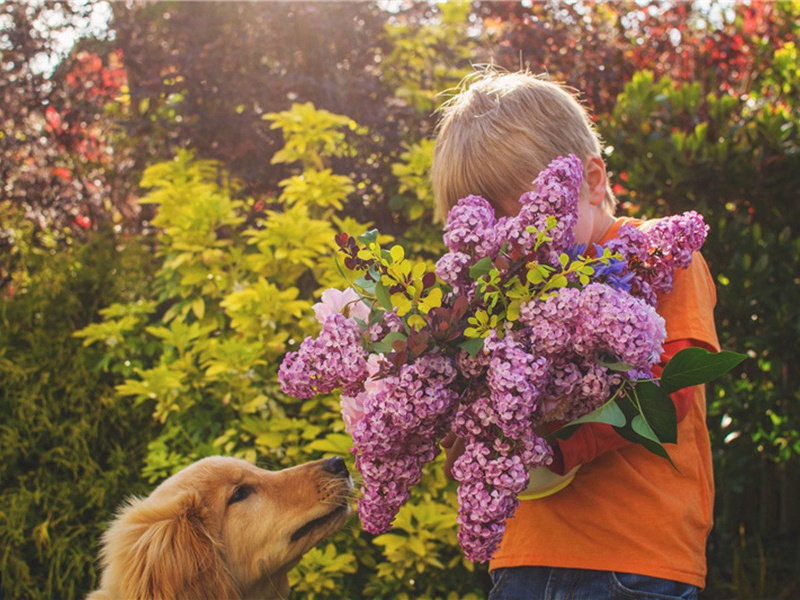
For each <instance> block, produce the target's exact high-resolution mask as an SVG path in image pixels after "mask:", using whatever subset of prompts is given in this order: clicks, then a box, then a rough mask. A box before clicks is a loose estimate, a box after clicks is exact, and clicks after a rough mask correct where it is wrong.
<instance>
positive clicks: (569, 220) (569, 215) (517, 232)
mask: <svg viewBox="0 0 800 600" xmlns="http://www.w3.org/2000/svg"><path fill="white" fill-rule="evenodd" d="M582 181H583V163H582V162H581V161H580V159H579V158H578V157H577V156H575V155H574V154H570V155H569V156H568V157H566V158H565V157H561V156H560V157H558V158H556V159H555V160H553V161H552V162H551V163H550V164H549V165H548V166H547V168H546V169H545V170H544V171H542V172H541V173H539V176H538V177H537V178H536V180H535V181H534V182H533V188H534V189H533V190H532V191H530V192H526V193H525V194H523V195H522V196H521V197H520V204H522V208H520V211H519V214H518V215H517V216H516V217H510V218H507V219H505V220H503V219H501V222H498V226H497V233H498V237H499V238H501V240H502V241H505V242H507V243H508V245H509V247H511V248H513V247H518V248H520V249H522V251H523V252H524V253H526V254H527V253H528V252H530V250H532V247H533V243H534V241H535V240H536V236H535V234H533V233H530V232H528V231H527V228H528V227H535V228H536V229H537V230H539V231H544V230H545V229H546V223H547V218H548V217H551V216H555V217H556V218H557V219H558V224H557V225H556V227H555V228H553V229H551V230H550V231H549V232H548V234H547V235H548V236H549V237H551V238H553V241H552V242H551V243H550V244H549V245H548V247H547V250H548V252H549V254H550V255H552V256H551V257H549V260H547V262H549V263H552V262H553V260H554V259H557V257H558V254H560V253H561V252H564V251H565V250H567V249H568V248H570V247H572V246H573V245H574V244H575V236H574V234H573V229H574V228H575V224H576V223H577V221H578V198H579V195H580V187H581V183H582Z"/></svg>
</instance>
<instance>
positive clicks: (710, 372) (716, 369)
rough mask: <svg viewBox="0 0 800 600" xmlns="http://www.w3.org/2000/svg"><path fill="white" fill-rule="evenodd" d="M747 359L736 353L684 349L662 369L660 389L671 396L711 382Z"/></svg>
mask: <svg viewBox="0 0 800 600" xmlns="http://www.w3.org/2000/svg"><path fill="white" fill-rule="evenodd" d="M745 358H747V356H746V355H744V354H738V353H736V352H716V353H714V352H709V351H708V350H705V349H703V348H685V349H683V350H681V351H680V352H678V353H677V354H676V355H675V356H673V357H672V359H671V360H670V361H669V362H668V363H667V366H666V367H664V372H663V373H662V374H661V389H663V390H664V391H665V392H666V393H668V394H672V393H673V392H676V391H678V390H680V389H683V388H685V387H689V386H692V385H700V384H702V383H708V382H709V381H713V380H714V379H716V378H717V377H720V376H721V375H724V374H725V373H727V372H728V371H730V370H731V369H733V368H734V367H735V366H736V365H738V364H739V363H740V362H742V361H743V360H744V359H745Z"/></svg>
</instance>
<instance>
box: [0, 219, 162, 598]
mask: <svg viewBox="0 0 800 600" xmlns="http://www.w3.org/2000/svg"><path fill="white" fill-rule="evenodd" d="M3 208H4V211H3V216H4V218H5V219H7V220H6V221H5V223H6V227H9V226H10V227H11V228H14V229H15V231H16V232H17V234H18V235H19V236H20V238H21V239H20V241H22V240H24V241H25V242H27V243H25V244H21V245H20V246H18V247H22V248H26V249H27V251H25V252H23V254H22V256H20V257H19V259H20V264H24V267H25V268H24V274H25V277H24V278H21V277H19V275H20V274H21V272H20V271H18V272H17V275H18V277H17V278H16V279H15V284H17V287H15V288H9V289H14V292H13V296H11V297H9V293H7V294H6V295H5V296H4V297H2V298H0V415H2V417H0V482H2V483H1V484H0V574H1V575H0V577H2V584H1V586H0V591H1V592H2V594H0V595H3V594H4V595H5V597H8V598H74V597H78V596H82V595H83V594H85V593H86V592H87V591H88V590H89V589H91V587H92V586H93V585H94V582H95V581H96V571H95V560H96V557H97V550H98V547H97V541H98V537H99V535H100V533H101V532H102V530H103V529H104V525H105V523H106V522H107V521H108V519H109V518H110V515H111V512H112V511H113V510H114V509H115V508H116V507H117V506H118V504H119V503H120V502H121V501H122V499H123V498H124V497H125V496H126V495H128V494H130V493H133V492H136V491H144V489H145V488H144V487H142V485H141V469H142V465H143V460H144V454H145V451H146V447H147V442H148V440H149V438H150V435H151V430H152V428H151V427H150V422H149V414H148V413H147V412H146V411H143V410H141V409H131V408H130V407H129V406H128V404H127V403H125V402H120V401H119V400H117V399H116V398H115V396H114V390H113V387H112V385H111V383H110V381H109V379H108V378H107V377H103V376H102V375H101V374H100V373H98V371H97V368H96V365H97V363H98V361H99V360H100V359H101V356H102V355H101V352H100V351H98V350H97V349H95V348H83V347H81V345H80V342H79V341H78V340H76V339H75V338H73V337H72V332H73V331H74V330H75V329H76V328H78V327H82V326H84V325H87V324H88V323H89V321H90V320H91V319H92V318H94V316H95V315H96V312H97V309H98V308H99V307H102V306H103V305H104V304H107V303H109V302H111V301H112V300H116V299H121V298H124V297H126V296H127V297H129V294H130V292H131V290H132V289H135V288H137V287H141V286H143V285H144V284H143V281H142V279H143V276H144V275H145V274H146V272H147V268H148V265H147V263H148V261H147V257H146V254H144V253H143V252H142V249H141V248H139V247H138V246H137V245H136V244H129V245H125V246H124V248H119V249H118V248H117V247H116V242H115V240H114V239H113V238H112V237H111V236H110V235H103V234H98V235H95V236H93V237H92V239H91V240H90V241H89V243H88V244H87V245H85V246H79V247H73V248H69V249H67V250H62V251H60V252H57V253H56V252H53V253H51V252H50V248H47V247H45V248H44V249H36V248H37V246H36V244H34V243H33V240H32V239H31V237H30V236H31V235H32V229H31V228H29V227H25V226H23V222H22V221H21V219H20V215H19V214H17V213H16V211H14V210H11V209H9V208H8V206H5V207H3ZM9 221H11V223H9ZM15 224H16V225H18V227H14V225H15ZM23 279H24V281H23ZM20 285H21V286H22V287H21V288H20V287H19V286H20Z"/></svg>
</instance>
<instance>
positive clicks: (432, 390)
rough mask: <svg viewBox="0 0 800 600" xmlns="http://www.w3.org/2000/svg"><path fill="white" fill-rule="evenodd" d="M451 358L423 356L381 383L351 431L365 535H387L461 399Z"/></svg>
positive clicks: (367, 400) (367, 397) (359, 507)
mask: <svg viewBox="0 0 800 600" xmlns="http://www.w3.org/2000/svg"><path fill="white" fill-rule="evenodd" d="M455 377H456V369H455V365H454V362H453V360H452V359H451V358H447V357H445V356H441V355H425V356H422V357H420V358H419V359H418V360H417V361H415V362H413V363H410V364H405V365H403V366H402V367H401V368H400V371H399V373H397V374H396V375H388V376H387V377H386V378H384V379H382V380H380V381H379V382H378V384H377V385H376V387H375V389H374V390H372V393H369V394H367V396H366V398H365V401H364V416H363V418H362V419H361V420H360V421H359V422H358V423H357V424H356V426H355V429H354V430H353V448H354V454H355V456H356V468H357V469H358V470H359V472H360V473H361V476H362V477H363V479H364V484H363V486H362V493H363V498H362V499H361V501H360V502H359V504H358V513H359V516H360V517H361V521H362V523H363V524H364V529H366V530H367V531H369V532H371V533H381V532H383V531H386V530H387V529H388V528H389V526H390V525H391V522H392V520H393V519H394V517H395V515H396V514H397V511H398V510H400V507H401V506H402V505H403V504H404V503H405V501H406V500H408V496H409V489H410V488H411V486H412V485H415V484H417V483H418V482H419V480H420V477H421V475H422V467H423V465H425V463H428V462H430V461H432V460H433V459H434V458H435V457H436V455H437V454H438V452H439V444H438V441H439V440H440V439H441V438H442V437H443V436H444V434H445V433H447V424H448V423H449V421H450V414H451V413H452V411H453V409H454V407H455V405H456V403H457V400H458V396H459V392H458V391H457V389H456V388H455V386H452V385H451V384H452V383H453V380H454V379H455Z"/></svg>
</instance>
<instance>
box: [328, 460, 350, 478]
mask: <svg viewBox="0 0 800 600" xmlns="http://www.w3.org/2000/svg"><path fill="white" fill-rule="evenodd" d="M322 470H323V471H325V472H326V473H330V474H331V475H338V476H339V477H348V476H349V475H350V472H349V471H348V470H347V465H345V464H344V459H343V458H342V457H341V456H334V457H333V458H328V459H326V460H325V462H323V463H322Z"/></svg>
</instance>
